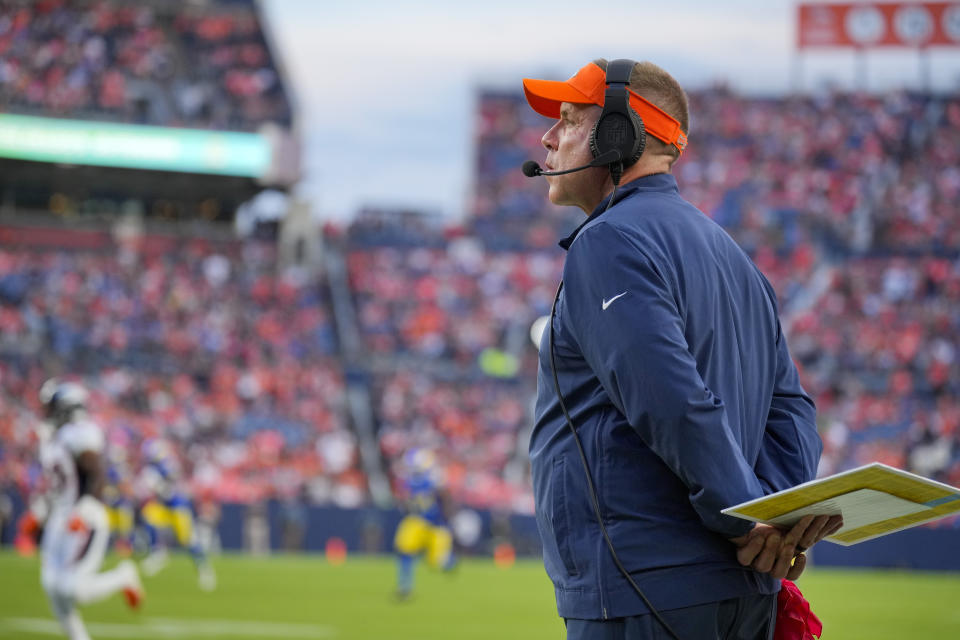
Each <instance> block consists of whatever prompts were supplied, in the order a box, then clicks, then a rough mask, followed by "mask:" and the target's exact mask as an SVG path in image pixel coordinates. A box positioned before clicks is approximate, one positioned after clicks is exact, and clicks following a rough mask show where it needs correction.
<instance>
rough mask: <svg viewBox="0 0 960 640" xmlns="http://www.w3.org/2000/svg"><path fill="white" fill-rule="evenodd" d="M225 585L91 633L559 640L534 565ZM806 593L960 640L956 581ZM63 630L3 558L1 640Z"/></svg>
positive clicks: (12, 561)
mask: <svg viewBox="0 0 960 640" xmlns="http://www.w3.org/2000/svg"><path fill="white" fill-rule="evenodd" d="M214 564H215V566H216V568H217V573H218V578H219V582H220V584H219V586H218V588H217V590H216V591H214V592H212V593H205V592H202V591H200V590H199V589H198V588H197V586H196V582H195V578H194V573H193V568H192V566H191V564H190V562H189V560H188V559H187V558H185V557H181V556H177V557H174V558H173V561H172V562H171V563H170V565H169V566H168V567H167V568H166V569H165V570H164V571H162V572H161V573H160V574H159V575H157V576H155V577H153V578H149V579H147V580H146V588H147V601H146V604H145V606H144V607H143V609H142V610H141V611H139V612H136V613H134V612H131V611H129V610H128V609H127V608H126V605H125V604H123V602H122V599H121V598H120V597H119V596H117V597H114V598H112V599H110V600H107V601H105V602H102V603H100V604H97V605H93V606H90V607H87V608H85V609H84V610H83V616H84V619H85V620H86V621H87V627H88V630H89V631H90V632H91V635H92V636H93V637H94V638H124V639H129V640H150V639H153V638H183V639H185V640H194V639H195V640H201V639H205V638H237V639H242V640H246V639H264V640H266V639H276V638H291V639H306V638H320V639H323V638H337V639H340V640H359V639H376V640H389V639H393V638H401V639H405V638H409V639H411V640H413V639H417V640H419V639H424V640H430V639H440V638H443V639H459V638H464V639H470V638H477V639H480V638H482V639H484V640H491V639H500V638H520V639H524V640H538V639H544V640H547V639H549V640H561V639H562V638H563V637H564V634H563V625H562V623H561V622H560V620H559V619H558V618H557V616H556V612H555V609H554V605H553V594H552V590H551V588H550V583H549V581H548V580H547V578H546V575H545V574H544V571H543V568H542V567H541V565H540V564H539V562H537V561H523V562H519V563H517V564H516V565H515V566H513V567H512V568H509V569H500V568H497V567H495V566H494V564H493V562H492V561H491V560H485V559H468V560H466V561H464V562H462V563H461V565H460V567H459V569H458V570H457V571H456V572H455V573H453V574H450V575H446V574H437V573H433V572H430V571H428V570H426V569H425V568H423V567H418V571H417V583H416V593H415V595H414V597H413V598H412V599H410V600H409V601H406V602H397V601H395V600H394V599H393V598H392V587H393V578H394V566H393V562H392V561H391V559H390V558H387V557H372V556H365V557H356V556H351V557H350V558H349V559H348V560H347V562H346V563H345V564H342V565H340V566H334V565H331V564H329V563H328V562H326V560H324V558H323V557H322V556H311V555H303V556H291V555H282V556H272V557H267V558H258V557H249V556H232V555H230V556H221V557H217V558H215V559H214ZM799 584H800V586H801V588H802V589H803V590H804V592H805V593H806V595H807V597H808V598H809V600H810V601H811V603H812V605H813V609H814V611H815V612H816V613H817V614H818V615H819V616H820V618H821V620H823V622H824V638H838V639H839V638H842V639H844V640H854V639H857V638H863V639H864V640H867V639H869V640H883V639H885V638H890V639H894V638H896V639H898V640H902V639H904V638H910V639H913V638H960V575H957V574H930V573H909V572H899V571H837V570H826V569H821V570H817V569H816V568H813V569H810V570H808V572H807V574H806V575H804V576H803V578H802V579H801V580H800V583H799ZM57 635H58V628H57V625H56V624H55V622H54V621H53V619H52V617H51V614H50V612H49V610H48V609H47V605H46V602H45V600H44V596H43V593H42V591H41V589H40V585H39V560H37V559H36V558H20V557H18V556H16V555H14V554H12V553H10V552H9V551H5V552H0V638H4V639H6V638H11V639H13V638H15V639H18V640H19V639H20V638H23V639H25V640H30V639H33V638H49V637H56V636H57Z"/></svg>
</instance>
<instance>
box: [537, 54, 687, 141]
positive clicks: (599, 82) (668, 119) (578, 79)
mask: <svg viewBox="0 0 960 640" xmlns="http://www.w3.org/2000/svg"><path fill="white" fill-rule="evenodd" d="M606 88H607V74H606V72H605V71H604V70H603V69H601V68H600V67H598V66H597V65H595V64H594V63H592V62H591V63H590V64H588V65H586V66H585V67H583V68H582V69H580V71H577V73H576V75H575V76H573V77H572V78H570V79H569V80H567V81H565V82H560V81H558V80H534V79H532V78H524V79H523V92H524V93H525V94H526V96H527V102H529V103H530V106H531V107H533V110H534V111H536V112H537V113H539V114H540V115H543V116H547V117H548V118H554V119H557V118H559V117H560V103H561V102H573V103H579V104H595V105H598V106H601V107H602V106H603V94H604V90H605V89H606ZM630 106H631V107H632V108H633V110H634V111H636V112H637V113H638V114H640V117H641V118H643V125H644V128H645V129H646V130H647V133H648V134H650V135H652V136H653V137H654V138H657V139H658V140H662V141H663V142H665V143H666V144H672V145H673V146H675V147H676V148H677V149H678V150H680V151H683V150H684V148H686V146H687V136H686V134H684V133H683V131H682V130H681V129H680V123H679V122H678V121H677V120H676V119H675V118H674V117H673V116H671V115H669V114H668V113H667V112H665V111H664V110H663V109H661V108H660V107H658V106H657V105H655V104H653V103H652V102H650V101H649V100H647V99H645V98H641V97H640V96H638V95H637V94H635V93H634V92H633V91H631V92H630Z"/></svg>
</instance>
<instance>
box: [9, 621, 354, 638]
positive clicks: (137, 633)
mask: <svg viewBox="0 0 960 640" xmlns="http://www.w3.org/2000/svg"><path fill="white" fill-rule="evenodd" d="M86 626H87V631H89V632H90V634H91V635H93V636H95V637H100V638H144V639H148V638H184V637H190V638H242V637H257V636H260V637H264V636H265V637H273V638H318V639H322V638H334V637H336V636H337V630H336V629H335V628H334V627H331V626H327V625H316V624H295V623H287V622H264V621H260V620H210V619H197V620H191V619H186V618H144V619H143V622H142V623H139V624H131V623H121V622H87V623H86ZM2 630H6V631H19V632H20V633H30V634H37V635H52V636H60V635H61V634H62V631H61V629H60V625H59V624H57V621H56V620H53V619H52V618H5V619H0V631H2ZM0 635H3V634H0Z"/></svg>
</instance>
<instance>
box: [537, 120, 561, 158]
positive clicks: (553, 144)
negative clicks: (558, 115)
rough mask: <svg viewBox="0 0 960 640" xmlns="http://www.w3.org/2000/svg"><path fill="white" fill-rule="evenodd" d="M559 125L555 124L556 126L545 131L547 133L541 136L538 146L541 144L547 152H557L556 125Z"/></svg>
mask: <svg viewBox="0 0 960 640" xmlns="http://www.w3.org/2000/svg"><path fill="white" fill-rule="evenodd" d="M559 124H560V123H559V122H557V124H555V125H553V126H552V127H550V128H549V129H547V132H546V133H545V134H543V137H542V138H540V144H542V145H543V146H544V147H545V148H546V149H547V151H556V150H557V131H556V130H557V125H559Z"/></svg>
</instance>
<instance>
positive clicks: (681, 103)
mask: <svg viewBox="0 0 960 640" xmlns="http://www.w3.org/2000/svg"><path fill="white" fill-rule="evenodd" d="M593 64H595V65H597V66H598V67H600V68H601V69H603V70H604V71H606V70H607V61H606V59H604V58H597V59H596V60H594V61H593ZM630 90H631V91H633V92H634V93H635V94H637V95H638V96H640V97H642V98H646V99H647V100H649V101H650V102H652V103H653V104H655V105H657V106H658V107H660V108H661V109H663V110H664V111H666V112H667V113H668V114H670V115H671V116H673V117H674V118H676V120H677V122H679V123H680V130H681V131H683V133H684V135H686V134H688V133H689V129H690V110H689V107H688V105H687V93H686V92H685V91H684V90H683V87H681V86H680V83H679V82H677V81H676V79H675V78H674V77H673V76H671V75H670V74H669V73H667V72H666V71H664V70H663V69H661V68H660V67H658V66H657V65H655V64H653V63H652V62H647V61H646V60H644V61H643V62H637V63H635V64H634V65H633V71H632V72H631V73H630ZM646 148H647V149H649V150H652V151H654V152H655V153H657V154H663V155H669V156H672V157H673V160H671V161H670V164H673V163H674V162H676V161H677V159H678V158H679V157H680V150H679V149H677V148H676V147H675V146H674V145H672V144H669V145H668V144H667V143H665V142H663V141H661V140H658V139H657V138H654V137H653V136H649V135H648V136H647V147H646Z"/></svg>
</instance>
